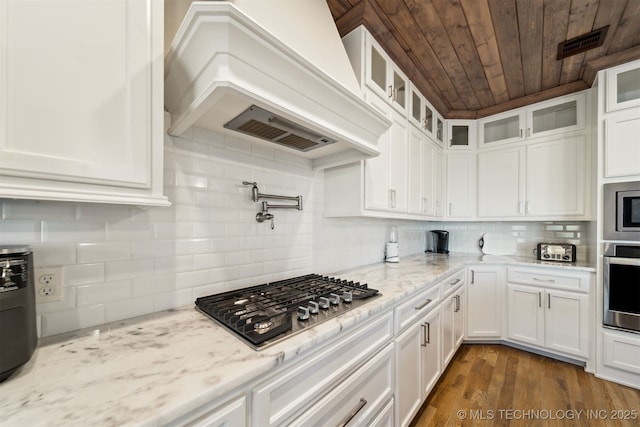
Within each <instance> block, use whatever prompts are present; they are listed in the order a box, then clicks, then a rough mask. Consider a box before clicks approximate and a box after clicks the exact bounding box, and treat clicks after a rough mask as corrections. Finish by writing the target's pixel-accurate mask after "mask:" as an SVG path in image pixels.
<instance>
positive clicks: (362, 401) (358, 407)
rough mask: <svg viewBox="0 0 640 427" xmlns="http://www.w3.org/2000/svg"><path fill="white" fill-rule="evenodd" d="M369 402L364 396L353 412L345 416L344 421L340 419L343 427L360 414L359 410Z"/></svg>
mask: <svg viewBox="0 0 640 427" xmlns="http://www.w3.org/2000/svg"><path fill="white" fill-rule="evenodd" d="M366 404H367V401H366V400H365V398H364V397H361V398H360V402H358V404H357V405H356V407H355V408H353V410H352V411H351V412H349V413H348V414H347V416H346V417H344V419H343V420H342V421H340V424H338V425H339V426H341V427H344V426H346V425H347V424H349V422H350V421H351V420H352V419H353V418H354V417H355V416H356V415H358V412H360V411H361V410H362V408H364V405H366Z"/></svg>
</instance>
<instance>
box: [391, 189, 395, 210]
mask: <svg viewBox="0 0 640 427" xmlns="http://www.w3.org/2000/svg"><path fill="white" fill-rule="evenodd" d="M391 207H392V208H394V209H395V208H396V190H391Z"/></svg>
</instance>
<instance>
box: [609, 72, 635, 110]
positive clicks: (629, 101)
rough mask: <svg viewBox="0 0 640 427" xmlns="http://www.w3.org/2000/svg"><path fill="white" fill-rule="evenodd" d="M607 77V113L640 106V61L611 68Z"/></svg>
mask: <svg viewBox="0 0 640 427" xmlns="http://www.w3.org/2000/svg"><path fill="white" fill-rule="evenodd" d="M606 75H607V77H606V89H607V96H606V99H607V101H606V110H607V111H615V110H621V109H623V108H629V107H636V106H639V105H640V61H633V62H629V63H627V64H624V65H620V66H618V67H614V68H611V69H609V70H607V72H606Z"/></svg>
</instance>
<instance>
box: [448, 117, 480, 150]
mask: <svg viewBox="0 0 640 427" xmlns="http://www.w3.org/2000/svg"><path fill="white" fill-rule="evenodd" d="M447 138H448V142H447V148H448V149H449V150H472V149H474V148H476V121H475V120H447Z"/></svg>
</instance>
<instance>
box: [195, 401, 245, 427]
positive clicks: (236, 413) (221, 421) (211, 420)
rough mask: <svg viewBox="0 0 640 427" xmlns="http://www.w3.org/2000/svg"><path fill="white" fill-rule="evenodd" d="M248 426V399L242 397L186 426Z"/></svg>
mask: <svg viewBox="0 0 640 427" xmlns="http://www.w3.org/2000/svg"><path fill="white" fill-rule="evenodd" d="M246 425H247V399H246V398H245V397H244V396H242V397H240V398H238V399H236V400H234V401H232V402H230V403H227V404H226V405H224V406H222V407H220V408H217V409H215V410H213V411H212V412H209V413H207V414H205V415H203V416H201V417H200V418H198V419H196V420H194V421H192V422H190V423H188V424H185V427H223V426H246Z"/></svg>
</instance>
